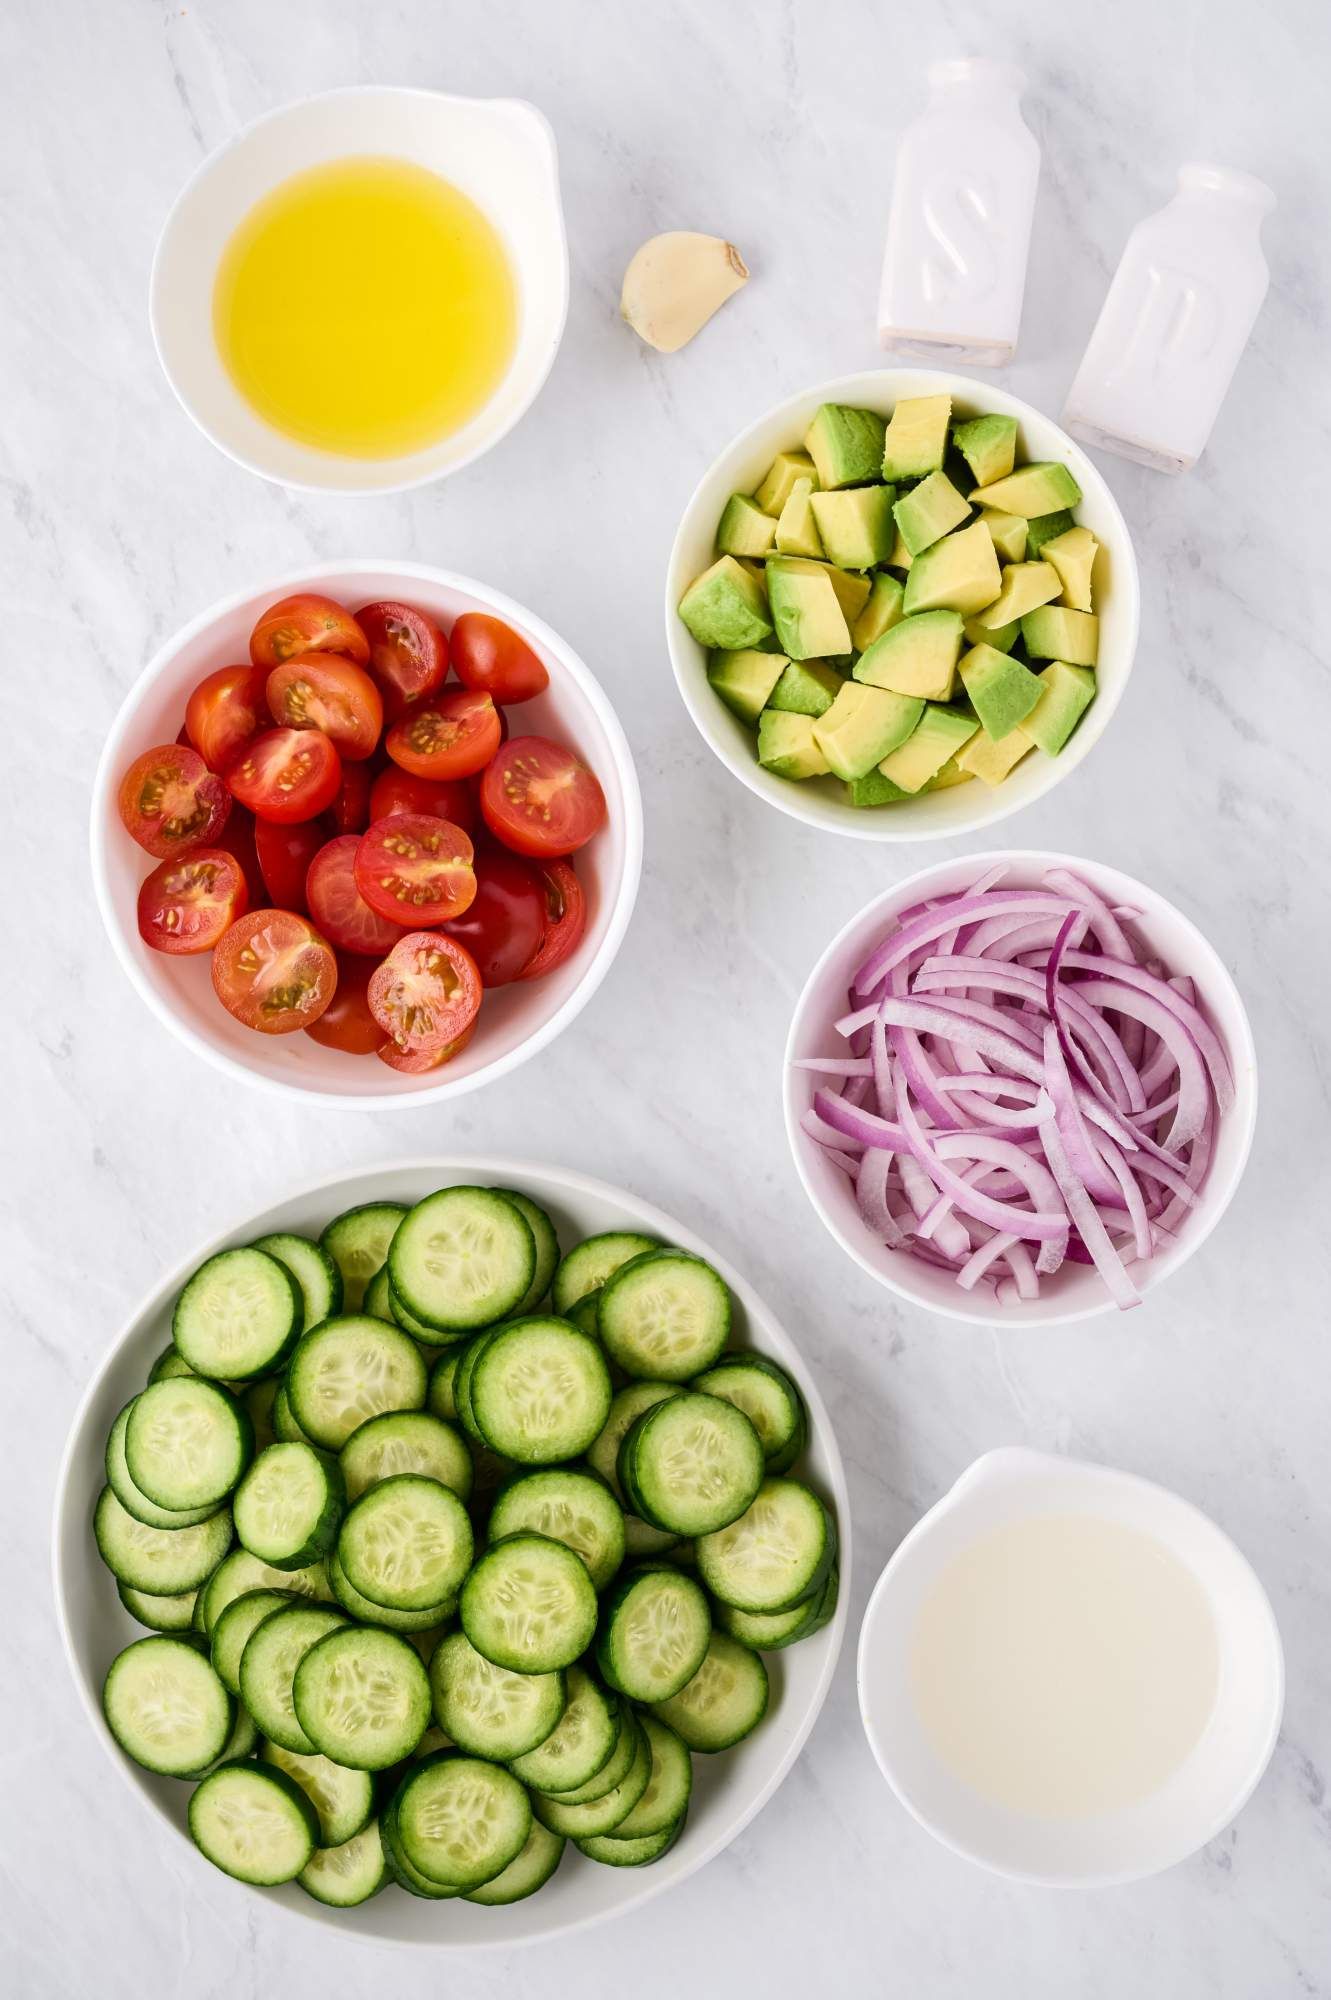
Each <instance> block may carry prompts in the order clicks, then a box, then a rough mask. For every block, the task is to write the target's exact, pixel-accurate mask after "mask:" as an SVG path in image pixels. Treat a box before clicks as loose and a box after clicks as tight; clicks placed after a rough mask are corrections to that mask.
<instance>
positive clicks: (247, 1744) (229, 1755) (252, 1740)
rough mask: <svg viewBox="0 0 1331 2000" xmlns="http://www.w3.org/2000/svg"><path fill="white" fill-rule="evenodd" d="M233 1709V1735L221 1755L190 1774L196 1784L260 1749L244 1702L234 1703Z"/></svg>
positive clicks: (228, 1738)
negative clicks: (221, 1768)
mask: <svg viewBox="0 0 1331 2000" xmlns="http://www.w3.org/2000/svg"><path fill="white" fill-rule="evenodd" d="M232 1707H233V1709H234V1710H235V1714H234V1717H233V1720H232V1723H231V1734H230V1735H229V1736H228V1737H227V1739H226V1742H225V1743H224V1744H223V1746H222V1750H221V1753H220V1755H218V1756H216V1757H214V1758H213V1760H212V1762H211V1763H209V1764H204V1765H203V1766H202V1767H201V1768H200V1769H199V1770H197V1771H191V1772H190V1773H189V1776H190V1777H191V1778H193V1779H194V1781H195V1783H196V1784H197V1783H198V1781H199V1779H200V1778H206V1777H207V1776H208V1775H209V1773H210V1772H212V1771H216V1770H218V1769H219V1768H220V1766H221V1765H223V1764H232V1763H234V1762H235V1761H236V1759H237V1758H238V1757H252V1756H253V1755H254V1752H255V1751H256V1750H257V1749H258V1747H259V1732H258V1730H257V1729H256V1728H255V1726H254V1718H253V1716H252V1715H251V1714H250V1712H249V1710H248V1709H247V1708H246V1706H245V1704H244V1702H243V1701H237V1702H233V1703H232Z"/></svg>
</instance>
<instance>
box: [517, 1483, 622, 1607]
mask: <svg viewBox="0 0 1331 2000" xmlns="http://www.w3.org/2000/svg"><path fill="white" fill-rule="evenodd" d="M524 1529H530V1530H531V1532H532V1533H533V1534H537V1535H545V1536H547V1537H548V1538H549V1540H550V1541H552V1542H562V1543H563V1544H564V1546H565V1548H569V1549H572V1551H573V1553H574V1554H575V1555H578V1556H581V1557H582V1560H583V1561H584V1562H585V1563H586V1565H587V1570H588V1574H589V1575H590V1577H591V1580H592V1582H593V1584H594V1585H595V1586H596V1588H597V1590H604V1589H605V1587H606V1585H607V1584H608V1583H609V1581H610V1579H611V1577H612V1576H613V1575H614V1574H615V1571H616V1570H617V1569H618V1568H619V1566H620V1564H621V1563H622V1562H623V1560H624V1514H623V1510H622V1508H621V1507H620V1505H619V1502H618V1501H617V1500H616V1498H615V1496H614V1494H613V1493H612V1492H611V1491H610V1488H609V1487H608V1486H607V1485H606V1483H605V1481H604V1480H603V1479H598V1478H597V1477H596V1475H595V1474H594V1473H591V1472H579V1471H578V1470H577V1469H576V1467H573V1466H561V1467H559V1468H558V1469H557V1470H556V1469H554V1468H551V1469H548V1470H546V1471H543V1472H527V1473H523V1474H522V1475H521V1476H520V1477H519V1478H517V1479H514V1480H511V1481H510V1482H509V1484H508V1485H507V1486H505V1487H504V1488H503V1489H502V1490H501V1491H500V1494H499V1497H498V1499H497V1500H496V1501H495V1504H494V1507H493V1509H492V1510H491V1513H490V1526H489V1534H490V1538H491V1540H492V1541H499V1540H501V1539H502V1538H503V1537H504V1536H505V1535H514V1534H518V1533H520V1532H522V1531H523V1530H524Z"/></svg>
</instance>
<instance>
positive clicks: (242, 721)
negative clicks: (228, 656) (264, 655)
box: [185, 667, 268, 771]
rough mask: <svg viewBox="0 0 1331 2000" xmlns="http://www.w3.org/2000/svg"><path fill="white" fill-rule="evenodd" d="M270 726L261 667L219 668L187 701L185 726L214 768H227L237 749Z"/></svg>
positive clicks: (203, 756)
mask: <svg viewBox="0 0 1331 2000" xmlns="http://www.w3.org/2000/svg"><path fill="white" fill-rule="evenodd" d="M267 726H268V704H267V702H266V701H265V700H264V676H263V672H262V670H261V669H260V668H258V667H219V668H218V669H217V672H216V673H215V674H206V675H205V676H204V678H203V679H202V680H201V681H200V682H199V685H198V686H197V687H196V688H195V690H194V692H193V694H192V695H191V696H190V698H189V700H188V701H187V702H186V703H185V729H186V733H187V734H188V736H189V740H190V742H191V743H192V744H193V745H194V748H195V749H196V750H197V751H198V753H199V755H200V756H201V757H202V759H203V761H204V763H205V764H206V765H207V766H208V769H209V770H210V771H224V770H225V769H226V767H227V765H228V764H229V763H230V761H231V759H232V758H233V757H234V756H235V754H236V752H237V750H239V749H240V748H241V746H242V745H243V744H246V743H248V742H249V740H250V738H251V736H257V734H258V733H259V731H260V730H261V729H266V728H267Z"/></svg>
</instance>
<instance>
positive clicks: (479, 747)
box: [384, 688, 503, 778]
mask: <svg viewBox="0 0 1331 2000" xmlns="http://www.w3.org/2000/svg"><path fill="white" fill-rule="evenodd" d="M502 741H503V730H502V729H501V728H500V724H499V710H498V709H497V708H496V707H495V705H494V703H493V702H492V701H491V699H490V697H489V695H488V694H473V693H472V692H471V690H470V689H469V688H459V689H458V690H457V692H456V693H455V694H441V695H436V696H435V697H434V699H433V700H432V701H431V702H430V704H429V706H428V707H427V708H412V709H408V711H407V713H406V714H405V715H404V716H402V717H400V719H399V720H398V721H397V722H395V723H394V724H393V727H392V728H391V729H390V730H389V732H388V734H387V736H386V737H385V738H384V748H385V749H386V750H387V752H388V754H389V756H390V757H391V758H392V760H393V762H394V763H395V764H400V765H401V766H402V769H403V770H404V771H413V772H415V774H416V776H417V777H418V778H469V777H470V776H471V774H472V772H473V771H480V770H483V769H484V767H485V766H486V765H487V764H488V763H489V761H490V759H491V758H492V757H493V756H494V753H495V751H496V750H497V749H498V748H499V745H500V743H501V742H502Z"/></svg>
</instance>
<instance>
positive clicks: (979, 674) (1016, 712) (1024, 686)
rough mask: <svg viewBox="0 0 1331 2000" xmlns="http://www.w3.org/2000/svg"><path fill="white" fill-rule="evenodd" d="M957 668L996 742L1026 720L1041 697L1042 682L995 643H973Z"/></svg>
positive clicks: (987, 733)
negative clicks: (994, 644) (984, 644)
mask: <svg viewBox="0 0 1331 2000" xmlns="http://www.w3.org/2000/svg"><path fill="white" fill-rule="evenodd" d="M958 671H959V672H960V674H961V685H962V686H963V687H964V688H965V690H966V694H967V697H968V698H969V701H970V704H971V707H972V708H973V709H974V710H975V713H976V714H977V715H978V716H979V718H980V721H981V722H982V723H983V724H984V728H985V733H986V735H988V736H990V737H992V739H993V741H994V742H995V743H997V742H998V741H999V739H1000V738H1001V737H1004V736H1006V735H1007V733H1008V731H1009V730H1011V729H1015V728H1016V726H1017V724H1018V723H1019V722H1021V721H1024V719H1025V718H1026V716H1028V715H1029V714H1030V712H1031V710H1032V709H1033V708H1034V707H1035V704H1036V703H1037V702H1038V701H1039V699H1040V683H1039V681H1038V680H1037V679H1036V677H1035V675H1034V674H1033V673H1032V672H1031V670H1030V668H1029V667H1024V666H1023V665H1022V663H1021V661H1020V660H1014V659H1013V658H1012V656H1011V654H1010V653H1000V652H999V651H998V649H997V648H996V647H994V646H972V647H971V649H970V651H969V653H966V654H964V655H963V657H962V661H961V666H960V668H959V669H958Z"/></svg>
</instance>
